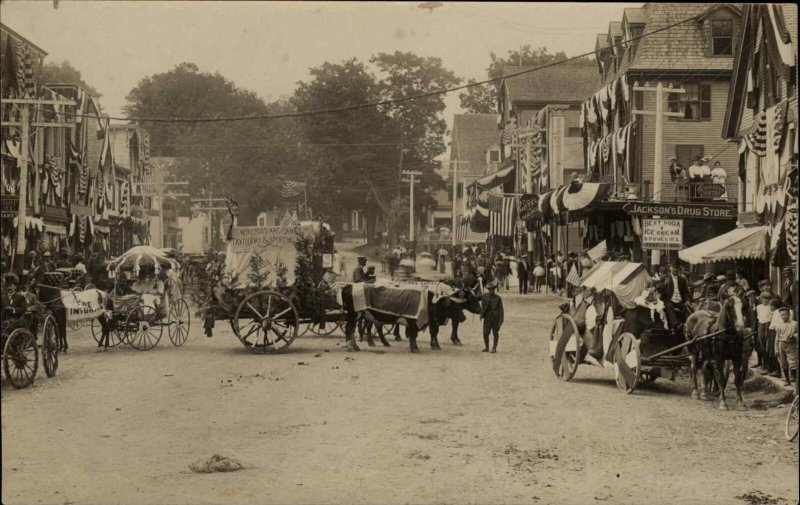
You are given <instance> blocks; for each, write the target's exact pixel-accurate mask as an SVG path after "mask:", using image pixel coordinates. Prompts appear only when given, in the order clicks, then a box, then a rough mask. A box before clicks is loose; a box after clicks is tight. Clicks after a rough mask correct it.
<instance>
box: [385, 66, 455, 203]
mask: <svg viewBox="0 0 800 505" xmlns="http://www.w3.org/2000/svg"><path fill="white" fill-rule="evenodd" d="M370 62H372V63H373V64H374V65H375V66H376V67H377V68H378V70H379V71H380V74H379V75H380V77H381V80H380V87H381V95H382V97H383V98H384V99H390V100H399V99H403V98H407V97H410V96H415V95H422V94H426V93H433V92H435V91H438V90H442V89H446V88H449V87H452V86H455V85H458V84H460V83H461V78H459V77H457V76H456V75H455V74H454V73H453V72H452V71H451V70H448V69H447V68H445V67H444V66H443V65H442V60H441V59H440V58H433V57H429V58H424V57H421V56H417V55H416V54H413V53H402V52H399V51H397V52H395V53H393V54H387V53H379V54H377V55H375V56H373V57H372V59H370ZM383 110H385V112H386V114H387V115H388V116H389V117H391V118H392V121H393V122H394V123H395V124H396V126H397V128H398V130H399V131H400V136H399V139H398V140H399V145H398V151H397V153H396V156H397V160H398V164H399V160H400V156H402V160H403V167H404V168H405V167H407V168H409V169H412V170H416V171H420V172H422V175H421V176H420V185H418V186H417V188H419V189H420V190H421V191H420V193H419V194H420V196H422V195H425V196H424V197H417V198H415V215H416V216H420V215H421V212H420V211H421V210H422V208H423V207H424V206H427V205H430V204H431V203H432V202H431V195H432V193H433V191H435V190H436V189H439V188H441V187H443V186H444V182H443V181H442V178H441V177H440V176H439V175H437V174H436V173H435V172H434V170H435V169H436V168H438V167H439V162H438V161H437V160H436V158H437V157H439V156H441V155H442V154H443V153H444V152H445V148H446V147H445V144H444V134H445V132H446V130H447V123H446V122H445V120H444V116H443V113H444V110H445V103H444V95H443V94H438V95H436V94H435V95H432V96H429V97H426V98H419V99H415V100H409V101H405V102H399V103H396V104H392V105H389V106H386V107H383ZM397 180H398V182H399V170H398V179H397ZM423 192H424V193H423ZM401 194H402V189H400V188H398V192H397V195H398V196H400V195H401Z"/></svg>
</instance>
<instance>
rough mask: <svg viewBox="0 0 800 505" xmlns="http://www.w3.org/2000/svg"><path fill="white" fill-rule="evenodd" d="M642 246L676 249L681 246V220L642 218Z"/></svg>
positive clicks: (646, 247) (644, 247) (645, 247)
mask: <svg viewBox="0 0 800 505" xmlns="http://www.w3.org/2000/svg"><path fill="white" fill-rule="evenodd" d="M642 248H643V249H664V250H678V249H682V248H683V220H681V219H642Z"/></svg>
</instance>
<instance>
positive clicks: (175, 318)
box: [167, 298, 192, 346]
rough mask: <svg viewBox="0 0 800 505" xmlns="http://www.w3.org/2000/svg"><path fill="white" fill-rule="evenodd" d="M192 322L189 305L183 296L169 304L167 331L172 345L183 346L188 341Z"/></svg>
mask: <svg viewBox="0 0 800 505" xmlns="http://www.w3.org/2000/svg"><path fill="white" fill-rule="evenodd" d="M191 322H192V316H191V314H190V313H189V305H188V304H187V303H186V301H185V300H183V298H180V299H178V300H174V301H173V302H172V303H171V304H170V306H169V314H167V324H168V326H167V333H169V339H170V340H171V341H172V345H175V346H181V345H183V344H185V343H186V339H187V338H189V326H190V325H191Z"/></svg>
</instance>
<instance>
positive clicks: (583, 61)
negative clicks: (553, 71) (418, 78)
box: [459, 45, 594, 114]
mask: <svg viewBox="0 0 800 505" xmlns="http://www.w3.org/2000/svg"><path fill="white" fill-rule="evenodd" d="M489 58H490V59H491V63H489V67H488V68H487V69H486V75H487V76H488V78H489V79H500V78H501V77H503V68H504V67H507V66H524V67H538V66H541V65H547V64H549V63H555V62H558V61H564V60H566V59H567V55H566V54H565V53H564V51H559V52H557V53H555V54H551V53H550V52H549V51H548V50H547V48H546V47H539V48H532V47H531V46H530V45H525V46H522V48H521V49H519V50H511V51H508V55H507V56H506V57H505V58H501V57H499V56H497V55H496V54H495V53H489ZM564 64H565V65H577V66H582V65H593V64H594V62H593V60H591V59H590V58H586V57H584V58H577V59H575V60H571V61H569V62H567V63H564ZM470 82H476V81H475V80H471V81H470ZM499 86H500V81H499V80H497V81H494V82H492V83H488V84H484V85H481V86H475V87H472V88H467V90H466V91H465V92H462V93H460V94H459V99H460V100H461V107H462V108H464V109H466V110H467V111H469V112H472V113H476V114H479V113H490V112H497V96H498V89H499Z"/></svg>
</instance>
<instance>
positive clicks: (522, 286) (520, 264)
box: [517, 258, 530, 295]
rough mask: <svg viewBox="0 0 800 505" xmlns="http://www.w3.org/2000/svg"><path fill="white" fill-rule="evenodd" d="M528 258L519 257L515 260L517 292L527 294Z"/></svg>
mask: <svg viewBox="0 0 800 505" xmlns="http://www.w3.org/2000/svg"><path fill="white" fill-rule="evenodd" d="M529 274H530V272H528V260H526V259H525V258H520V259H519V261H517V279H518V280H519V294H521V295H527V294H528V275H529Z"/></svg>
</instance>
